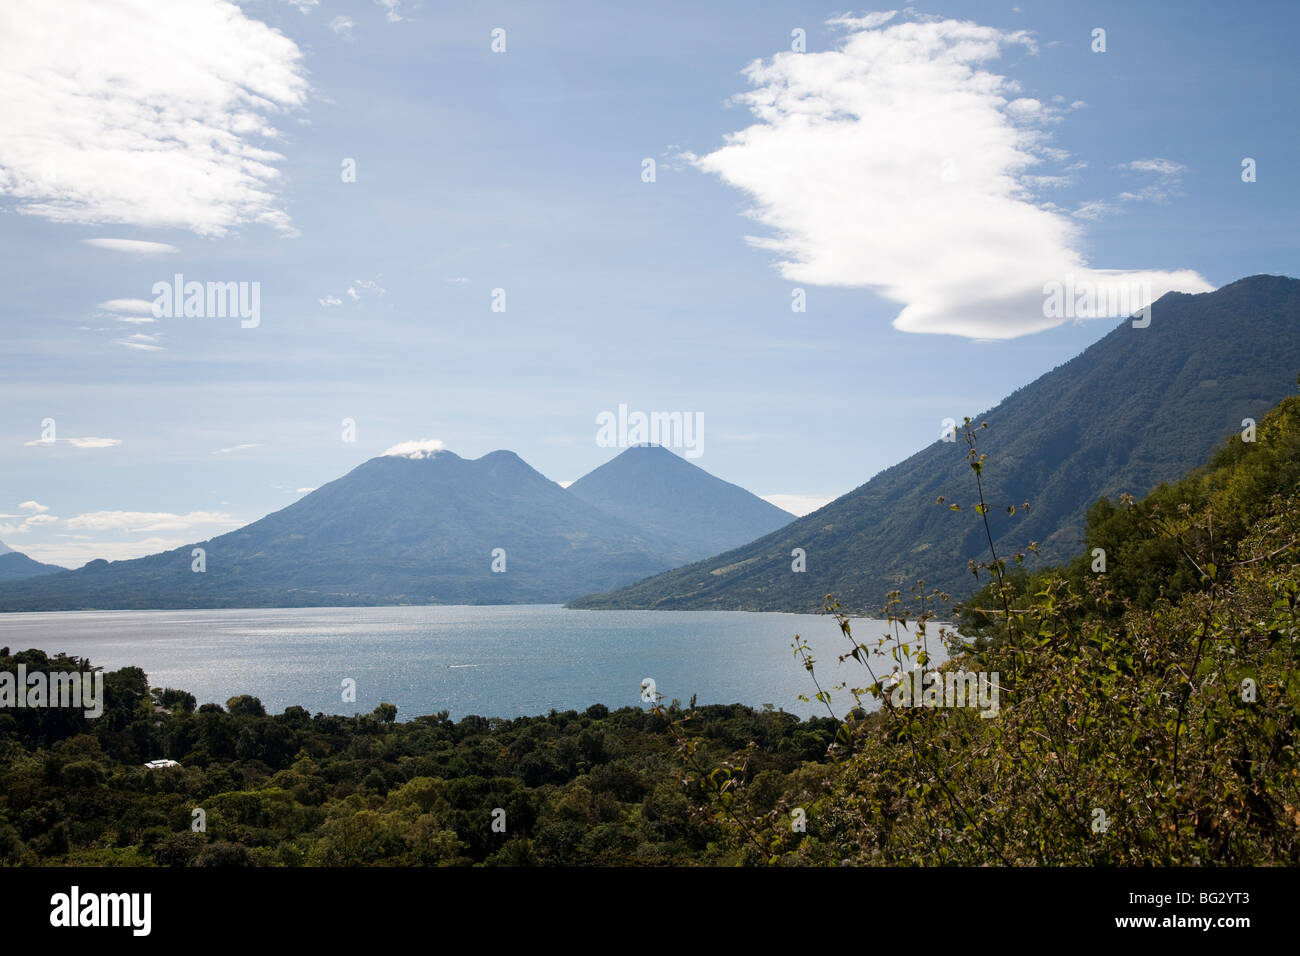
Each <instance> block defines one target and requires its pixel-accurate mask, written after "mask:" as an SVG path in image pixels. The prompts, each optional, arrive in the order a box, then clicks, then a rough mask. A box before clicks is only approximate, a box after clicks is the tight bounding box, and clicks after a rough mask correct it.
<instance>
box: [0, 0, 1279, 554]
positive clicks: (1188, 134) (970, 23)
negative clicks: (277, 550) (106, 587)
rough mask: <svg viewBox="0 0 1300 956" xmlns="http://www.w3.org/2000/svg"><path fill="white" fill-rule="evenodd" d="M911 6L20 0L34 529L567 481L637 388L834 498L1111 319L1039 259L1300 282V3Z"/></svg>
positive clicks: (1, 324) (14, 38)
mask: <svg viewBox="0 0 1300 956" xmlns="http://www.w3.org/2000/svg"><path fill="white" fill-rule="evenodd" d="M83 5H84V9H83V10H80V11H78V10H76V9H71V10H70V9H69V7H72V8H76V7H80V6H83ZM155 7H157V8H158V9H154V8H155ZM889 9H890V8H886V7H880V8H867V9H860V10H855V11H853V12H851V13H849V14H845V13H844V11H843V10H842V9H838V8H834V7H825V6H822V5H818V4H812V3H782V4H777V3H771V4H768V3H753V2H749V3H710V4H698V3H680V4H675V3H658V4H654V5H651V6H645V5H635V6H634V5H623V4H602V3H547V4H545V5H542V4H535V3H518V4H514V3H500V4H493V3H438V4H433V3H424V4H414V3H408V2H405V0H401V2H397V0H386V2H369V0H366V2H362V0H356V2H348V3H345V2H332V0H320V2H318V3H313V2H309V0H296V2H293V3H290V2H285V0H258V2H246V3H242V4H239V5H237V6H236V5H233V4H230V3H227V2H224V0H185V2H180V0H177V2H176V3H169V4H157V5H145V6H139V5H136V4H133V3H128V2H126V0H94V2H93V3H91V2H89V0H85V2H84V4H83V2H82V0H68V3H66V4H62V5H60V9H59V11H57V12H55V11H52V10H48V9H44V8H43V6H42V5H40V4H16V5H10V6H9V7H7V8H6V10H5V11H4V12H3V13H0V80H2V81H3V82H4V87H5V89H6V90H7V91H9V92H8V94H7V96H6V98H5V101H4V102H3V103H0V252H2V253H3V256H2V258H0V262H2V263H3V264H2V265H0V275H3V276H4V279H5V287H6V289H7V291H8V295H7V297H6V302H5V304H4V306H3V308H2V309H0V328H2V329H3V341H4V346H5V347H4V349H3V352H0V408H2V409H3V413H2V414H0V464H2V466H3V467H0V540H3V541H4V542H5V543H6V544H7V545H8V546H9V547H11V548H14V549H16V550H21V551H24V552H26V553H28V554H30V555H32V556H33V557H36V558H38V559H40V560H47V561H52V562H56V563H59V564H63V565H66V566H79V565H81V564H83V563H84V562H85V561H87V560H90V559H92V558H95V557H107V558H110V559H116V558H123V557H134V556H139V555H142V554H146V553H151V552H154V551H158V550H162V549H164V548H167V547H174V546H178V545H180V544H184V543H186V542H189V541H195V540H202V539H205V538H208V537H211V536H213V535H215V534H218V533H220V532H222V531H225V530H229V529H230V528H233V527H236V526H238V525H241V524H244V523H247V522H248V521H252V520H255V519H257V518H259V517H261V516H262V515H264V514H266V513H268V512H270V511H274V510H277V509H279V508H282V507H284V506H286V505H287V504H290V503H291V502H293V501H294V500H296V499H297V498H299V497H301V496H302V495H303V494H304V493H305V491H304V490H305V489H311V488H314V487H318V486H319V485H321V484H324V483H325V482H327V481H330V480H332V479H334V478H336V477H339V476H340V475H342V474H344V473H345V472H347V471H348V470H350V469H351V468H353V467H355V466H356V465H358V464H360V463H361V462H363V461H365V460H366V459H368V458H370V457H373V456H375V455H378V454H382V453H384V452H385V450H387V449H389V448H390V447H392V446H394V445H398V444H399V443H402V442H410V441H416V440H431V441H440V442H442V443H443V444H444V445H445V447H447V448H449V449H451V450H452V451H455V452H456V453H458V454H460V455H462V456H466V457H478V456H479V455H482V454H485V453H487V452H489V451H492V450H494V449H498V448H508V449H511V450H514V451H516V452H518V453H519V454H520V455H521V456H522V457H523V458H524V459H525V460H526V461H528V462H529V463H530V464H532V465H533V466H534V467H535V468H537V469H538V470H539V471H541V472H542V473H543V474H545V475H546V476H548V477H550V478H552V479H554V480H556V481H561V482H567V481H571V480H573V479H576V478H578V477H580V476H581V475H582V474H584V473H586V472H587V471H589V470H590V469H592V468H594V467H596V466H597V465H599V464H601V463H603V462H604V461H606V460H608V459H609V458H610V457H612V455H613V454H615V453H616V451H617V449H610V448H604V447H600V446H599V445H598V444H597V442H596V440H595V436H596V430H597V429H596V416H597V415H598V414H600V413H601V412H602V411H607V410H615V409H617V407H618V405H619V404H620V403H622V404H626V405H627V406H628V407H629V408H630V409H633V410H644V411H647V412H649V411H683V412H688V413H697V414H699V415H701V416H702V417H703V424H704V444H703V454H702V455H701V456H700V457H699V458H695V459H693V461H694V462H695V463H696V464H699V465H700V466H701V467H703V468H705V469H707V470H708V471H710V472H712V473H713V474H716V475H718V476H720V477H722V478H725V479H727V480H729V481H733V482H736V483H737V484H740V485H742V486H744V487H746V488H748V489H750V490H751V491H754V492H755V493H757V494H761V495H764V496H772V500H775V501H776V502H777V503H779V504H782V505H784V506H786V507H788V508H790V509H792V510H795V511H799V512H802V511H804V510H806V509H807V508H809V507H811V506H813V505H814V504H817V503H820V502H824V501H826V500H829V499H831V498H833V497H835V496H837V495H839V494H842V493H844V492H845V491H848V490H850V489H851V488H854V487H856V486H857V485H859V484H861V483H862V482H864V481H866V480H867V479H868V478H870V477H871V476H872V475H873V474H875V473H876V472H878V471H879V470H881V469H882V468H885V467H888V466H889V465H891V464H893V463H895V462H896V461H899V460H901V459H902V458H904V457H906V456H908V455H910V454H911V453H913V452H915V451H916V450H918V449H919V448H921V447H923V446H924V445H926V444H928V443H930V442H931V441H933V440H935V439H936V438H937V437H938V434H939V430H940V422H941V421H942V419H944V418H946V417H954V418H957V419H960V417H961V416H962V415H964V414H971V415H974V414H978V413H979V412H980V411H982V410H984V409H987V408H988V407H990V406H992V405H994V404H996V403H997V402H998V401H999V400H1000V399H1002V398H1003V397H1004V396H1006V395H1007V394H1008V393H1010V392H1011V391H1013V390H1014V389H1016V388H1018V387H1020V386H1021V385H1024V384H1026V383H1028V382H1029V381H1031V380H1033V379H1034V378H1036V377H1037V376H1039V375H1041V374H1042V373H1044V372H1046V371H1048V370H1050V369H1051V368H1053V367H1055V366H1056V365H1059V364H1061V363H1062V362H1064V361H1066V360H1068V359H1069V358H1071V357H1072V356H1074V355H1075V354H1077V353H1078V352H1079V351H1081V350H1082V349H1083V348H1084V347H1086V346H1087V345H1089V344H1090V343H1091V342H1093V341H1095V340H1096V339H1098V338H1100V337H1101V336H1102V335H1104V334H1105V333H1106V332H1107V331H1109V330H1110V329H1111V328H1113V327H1114V326H1115V325H1116V324H1117V322H1118V318H1117V317H1115V316H1100V317H1092V318H1066V319H1052V318H1048V317H1046V316H1044V314H1043V309H1042V306H1041V301H1042V286H1043V283H1044V281H1046V280H1047V279H1051V278H1053V277H1060V276H1064V275H1067V274H1069V275H1073V276H1075V277H1077V278H1078V279H1079V281H1080V282H1088V281H1091V282H1094V283H1096V284H1098V288H1102V287H1104V286H1105V285H1106V283H1116V282H1121V281H1122V282H1126V283H1128V284H1129V285H1132V286H1134V287H1136V285H1137V284H1145V286H1146V287H1148V288H1153V289H1155V290H1156V294H1157V295H1158V293H1159V291H1160V290H1163V289H1164V288H1180V289H1185V290H1187V291H1200V290H1204V289H1209V288H1214V287H1218V286H1220V285H1223V284H1225V283H1227V282H1231V281H1233V280H1235V279H1238V278H1241V277H1242V276H1246V275H1252V274H1257V273H1275V274H1288V275H1296V274H1297V271H1298V270H1297V268H1296V264H1295V263H1296V253H1297V230H1296V228H1295V218H1296V210H1297V186H1296V180H1295V176H1294V174H1293V172H1292V171H1293V170H1294V169H1296V168H1298V167H1300V156H1298V155H1297V146H1298V142H1297V133H1296V130H1297V129H1298V128H1300V125H1298V124H1297V116H1296V112H1297V107H1296V104H1297V102H1300V95H1298V94H1300V89H1297V87H1298V86H1300V80H1298V79H1297V71H1296V70H1295V69H1294V66H1293V63H1294V55H1293V46H1294V40H1295V35H1296V24H1297V13H1296V11H1295V9H1294V6H1293V5H1292V4H1287V3H1246V4H1237V5H1227V4H1212V3H1173V2H1171V3H1151V4H1141V5H1137V4H1132V3H1089V4H1076V3H1069V4H1067V3H1031V2H1028V0H1021V2H1020V3H1018V4H1012V3H992V2H990V3H982V2H953V3H947V4H941V3H921V4H916V5H914V6H910V7H905V8H898V10H897V11H896V12H895V13H894V15H893V16H892V17H888V16H886V14H887V13H888V11H889ZM46 21H48V22H46ZM832 21H836V22H832ZM498 28H499V29H501V30H504V31H505V32H504V43H505V49H504V51H502V52H494V51H493V49H492V44H493V31H494V30H495V29H498ZM1097 28H1101V29H1103V30H1104V31H1105V47H1106V49H1105V52H1094V50H1093V49H1092V47H1093V46H1094V45H1095V44H1096V40H1095V39H1094V30H1095V29H1097ZM796 29H802V30H803V31H804V32H805V36H806V39H805V41H804V43H805V50H804V52H802V53H798V52H795V51H794V50H793V49H792V44H794V42H795V41H794V40H793V39H792V31H793V30H796ZM498 45H499V44H498ZM751 64H757V65H756V66H754V68H752V69H748V70H747V68H749V67H750V66H751ZM1247 157H1249V158H1251V159H1253V160H1255V171H1256V178H1255V181H1254V182H1243V179H1242V162H1243V160H1244V159H1245V158H1247ZM646 159H653V160H654V161H655V164H656V166H655V176H654V181H653V182H646V181H644V179H643V170H644V168H645V167H644V161H645V160H646ZM348 160H353V161H355V168H356V177H355V181H354V182H345V181H344V179H345V177H344V175H343V170H344V165H345V162H346V161H348ZM176 273H180V274H183V275H184V276H185V278H186V280H188V281H200V282H209V281H213V282H244V283H254V282H256V283H258V288H259V293H260V309H259V316H258V323H257V325H256V327H252V328H244V327H241V322H240V320H239V319H238V318H232V317H216V316H206V317H188V318H187V317H183V316H181V317H165V316H162V317H157V316H155V315H153V313H152V311H151V309H150V308H149V307H148V306H147V305H145V306H142V305H141V303H148V304H152V300H153V299H154V297H155V296H154V292H153V287H154V284H155V283H157V282H160V281H161V282H171V280H172V277H173V275H175V274H176ZM497 289H503V290H504V291H505V303H506V307H505V311H503V312H501V311H493V308H492V303H493V295H494V290H497ZM795 289H803V290H804V294H805V296H806V311H804V312H795V311H792V308H791V304H792V292H793V290H795ZM133 300H134V301H133ZM1155 318H1156V320H1157V321H1158V316H1156V317H1155ZM46 419H52V420H53V421H54V423H55V431H54V437H55V438H56V440H55V441H53V442H48V441H43V440H42V438H43V437H48V435H47V434H46V433H45V432H44V431H43V428H44V426H43V425H42V423H43V421H45V420H46ZM344 419H351V420H353V421H354V422H355V439H356V440H355V441H352V442H349V441H344V440H343V427H342V422H343V420H344Z"/></svg>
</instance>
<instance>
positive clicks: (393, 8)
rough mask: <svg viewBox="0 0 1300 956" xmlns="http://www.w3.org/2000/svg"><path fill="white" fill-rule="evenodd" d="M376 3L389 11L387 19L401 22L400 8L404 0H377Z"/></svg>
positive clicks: (390, 21)
mask: <svg viewBox="0 0 1300 956" xmlns="http://www.w3.org/2000/svg"><path fill="white" fill-rule="evenodd" d="M375 3H377V4H379V5H380V6H381V7H383V8H384V9H385V11H387V14H386V19H387V20H388V22H389V23H401V22H402V15H401V14H400V13H398V8H400V7H401V5H402V0H375Z"/></svg>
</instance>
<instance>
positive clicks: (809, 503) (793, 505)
mask: <svg viewBox="0 0 1300 956" xmlns="http://www.w3.org/2000/svg"><path fill="white" fill-rule="evenodd" d="M759 497H760V498H762V499H763V500H764V501H766V502H767V503H768V504H772V505H776V506H777V507H778V508H780V509H781V510H782V511H788V512H790V514H792V515H794V516H795V517H796V518H802V517H803V516H804V515H806V514H812V512H814V511H816V510H817V509H818V508H820V507H822V506H823V505H828V504H830V503H831V502H832V501H834V500H835V499H834V498H823V497H822V496H820V495H759Z"/></svg>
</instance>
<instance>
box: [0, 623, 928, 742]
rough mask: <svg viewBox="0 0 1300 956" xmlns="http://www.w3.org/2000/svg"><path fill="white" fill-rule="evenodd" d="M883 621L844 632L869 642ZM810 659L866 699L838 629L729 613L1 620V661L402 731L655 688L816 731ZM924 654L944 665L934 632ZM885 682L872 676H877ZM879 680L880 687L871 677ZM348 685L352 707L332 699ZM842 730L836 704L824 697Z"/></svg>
mask: <svg viewBox="0 0 1300 956" xmlns="http://www.w3.org/2000/svg"><path fill="white" fill-rule="evenodd" d="M885 629H886V624H885V622H882V621H866V620H861V621H855V622H854V635H855V636H857V637H858V638H859V639H860V640H863V641H864V642H865V641H868V640H869V639H874V638H875V637H876V636H878V635H880V634H882V633H883V632H884V631H885ZM795 634H800V635H802V636H803V637H804V638H805V639H807V641H808V642H809V644H811V646H812V648H813V651H814V655H815V656H816V658H817V660H818V669H817V674H818V679H819V680H820V681H821V683H822V686H823V687H828V688H829V687H830V686H831V685H832V684H836V683H838V682H839V681H841V680H851V682H852V683H854V684H856V686H863V685H865V684H866V683H868V682H869V681H868V678H867V677H866V675H865V671H864V670H863V669H862V668H861V667H860V666H858V665H857V664H851V666H850V664H845V665H840V664H838V663H837V657H838V656H839V654H841V653H843V652H844V651H845V650H846V649H847V647H848V645H847V642H846V641H845V640H844V638H843V637H842V636H841V635H840V633H839V628H838V627H837V626H836V624H835V621H834V619H832V618H830V617H826V616H822V615H811V614H775V613H743V612H734V611H571V610H566V609H564V608H563V607H560V606H559V605H504V606H486V607H483V606H421V607H364V608H310V609H299V608H275V609H254V610H190V611H73V612H63V613H43V614H7V615H4V616H3V617H2V618H0V645H8V646H9V648H10V650H11V651H17V650H25V649H27V648H30V647H37V648H40V649H41V650H44V651H46V652H47V653H51V654H53V653H57V652H59V651H64V652H67V653H68V654H74V655H77V656H80V657H88V658H90V660H91V661H92V663H93V664H95V665H97V666H103V667H105V668H107V669H109V670H115V669H117V668H120V667H125V666H130V665H134V666H138V667H142V668H143V669H144V670H145V672H146V673H147V674H148V675H149V682H150V685H151V686H154V687H175V688H180V689H184V690H187V691H189V692H191V693H193V694H194V695H195V696H196V697H197V698H198V700H199V703H201V704H202V703H207V702H216V703H220V704H224V703H225V702H226V700H228V699H229V698H230V697H233V696H235V695H237V694H252V695H253V696H255V697H258V698H260V699H261V700H262V703H263V704H265V705H266V708H267V710H268V711H269V712H272V713H278V712H280V711H282V710H283V709H284V708H285V707H288V706H291V705H294V704H298V705H301V706H303V707H305V708H307V709H308V710H309V711H311V712H312V713H316V712H318V711H319V712H325V713H335V714H352V713H358V712H359V713H368V712H370V711H371V710H373V709H374V708H375V706H376V705H378V704H379V703H380V702H381V701H387V702H389V703H392V704H396V705H397V707H398V718H399V719H403V720H409V719H410V718H412V717H416V716H420V715H423V714H432V713H437V712H438V711H442V710H447V711H450V712H451V716H452V718H453V719H458V718H460V717H463V716H465V715H466V714H479V715H482V716H485V717H519V716H524V715H534V714H545V713H546V712H548V711H549V710H551V709H552V708H554V709H556V710H569V709H575V710H583V709H586V708H587V707H589V706H591V705H592V704H596V703H600V704H605V705H607V706H609V707H611V708H617V707H623V706H628V705H631V706H646V705H645V704H643V703H642V702H641V681H642V680H643V679H645V678H647V677H649V678H652V679H653V680H654V682H655V686H656V688H657V690H658V692H659V693H661V694H663V696H664V700H665V702H667V701H671V700H672V699H673V698H678V699H679V700H680V701H681V702H682V704H686V703H687V702H688V701H689V700H690V698H691V695H692V694H695V695H698V701H697V702H698V703H700V704H728V703H742V704H748V705H750V706H753V707H760V706H762V705H763V704H769V703H770V704H772V705H773V706H775V707H776V708H778V709H784V710H786V711H788V712H790V713H794V714H799V715H800V716H810V715H813V714H819V715H823V716H824V715H825V714H826V710H825V708H824V707H823V706H822V705H821V704H820V703H818V702H817V701H815V700H813V701H811V702H810V703H804V702H803V701H800V700H799V699H798V695H799V694H801V693H802V694H805V695H806V696H808V697H810V698H811V697H812V696H813V695H814V694H815V693H816V688H815V687H814V686H813V684H812V682H811V680H810V679H809V677H808V674H807V672H806V671H805V670H804V669H803V667H802V666H801V664H800V663H799V661H798V660H796V659H795V656H794V650H793V648H792V647H791V643H792V641H793V640H794V636H795ZM930 648H931V653H932V654H934V655H935V657H936V658H939V657H941V656H942V648H941V646H940V644H939V640H938V628H937V627H933V626H932V628H931V635H930ZM888 669H889V668H888V667H887V666H886V667H884V671H888ZM881 672H882V671H881V668H880V667H877V673H881ZM345 678H352V679H354V680H355V681H356V685H357V690H356V702H355V703H350V702H344V701H343V699H342V694H341V684H342V682H343V680H344V679H345ZM832 700H833V703H834V704H835V710H836V713H837V714H838V715H842V714H843V712H844V711H845V710H846V709H847V708H848V706H849V703H850V698H849V696H848V695H847V693H846V692H840V693H836V694H834V696H833V698H832Z"/></svg>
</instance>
